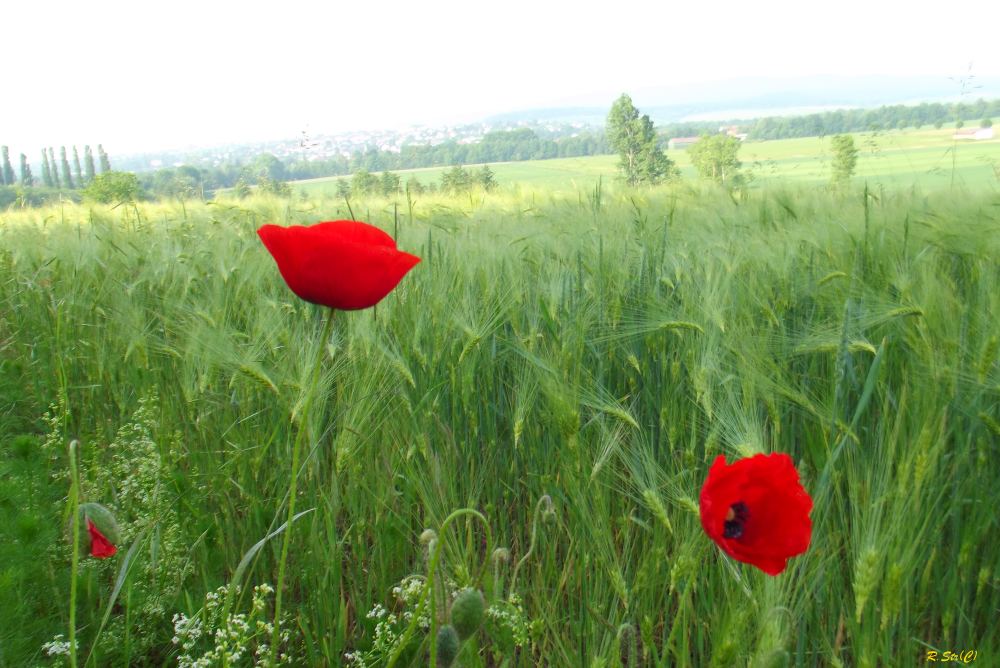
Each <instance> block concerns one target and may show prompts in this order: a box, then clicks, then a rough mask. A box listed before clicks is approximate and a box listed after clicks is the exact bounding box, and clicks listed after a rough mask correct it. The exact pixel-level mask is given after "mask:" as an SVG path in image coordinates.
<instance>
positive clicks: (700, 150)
mask: <svg viewBox="0 0 1000 668" xmlns="http://www.w3.org/2000/svg"><path fill="white" fill-rule="evenodd" d="M739 150H740V140H739V139H737V138H736V137H730V136H729V135H722V134H719V135H703V136H702V137H701V139H699V140H698V141H697V142H695V144H694V145H693V146H691V148H689V149H688V150H687V152H688V155H689V156H690V157H691V164H692V165H694V168H695V169H696V170H698V174H699V175H700V176H701V177H702V178H704V179H710V180H712V181H715V182H716V183H718V184H719V185H721V186H733V185H738V184H739V183H741V182H742V180H743V178H742V174H740V171H739V170H740V166H741V164H742V163H740V160H739V158H737V157H736V154H737V153H738V152H739Z"/></svg>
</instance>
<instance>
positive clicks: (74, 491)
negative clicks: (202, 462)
mask: <svg viewBox="0 0 1000 668" xmlns="http://www.w3.org/2000/svg"><path fill="white" fill-rule="evenodd" d="M76 448H77V441H75V440H74V441H71V442H70V444H69V471H70V488H69V507H70V512H72V513H73V520H72V524H71V525H70V526H71V527H72V532H73V559H72V561H71V562H70V569H71V570H70V578H69V665H70V666H71V667H72V668H76V570H77V565H78V564H79V563H80V477H79V473H78V472H77V468H76Z"/></svg>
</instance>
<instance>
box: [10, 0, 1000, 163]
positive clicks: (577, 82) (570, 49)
mask: <svg viewBox="0 0 1000 668" xmlns="http://www.w3.org/2000/svg"><path fill="white" fill-rule="evenodd" d="M951 7H952V6H951V5H947V4H941V3H934V5H933V6H932V8H931V9H926V10H925V9H923V8H922V6H921V5H920V4H919V3H913V2H899V1H896V0H887V1H880V0H865V1H855V0H842V1H840V2H836V3H822V4H821V3H812V2H803V1H802V0H794V1H789V2H784V1H780V2H779V1H768V0H764V1H759V2H739V3H736V2H732V3H725V2H716V3H700V2H699V3H695V2H690V3H680V2H666V1H662V0H661V1H659V2H631V1H628V0H615V1H613V2H601V3H588V2H586V1H585V0H573V1H571V2H570V1H565V2H564V1H562V0H559V1H550V0H532V1H530V2H526V1H522V0H504V1H502V2H489V3H484V2H474V1H471V2H470V1H469V0H465V1H456V2H452V1H447V2H440V1H437V0H422V1H414V0H409V1H407V2H394V1H387V0H373V1H371V2H364V1H363V0H356V1H355V2H343V3H335V2H331V1H329V0H328V1H326V2H304V1H301V0H282V1H278V2H268V3H258V2H254V1H253V0H244V1H243V2H229V1H228V0H226V1H219V0H199V1H197V2H193V1H190V0H170V2H161V1H159V0H147V1H145V2H136V1H135V0H131V1H129V2H124V1H113V2H109V1H106V0H94V1H92V2H81V1H80V0H73V1H72V2H69V1H65V0H46V1H45V2H8V3H5V7H4V9H3V10H2V12H0V57H2V62H3V64H4V65H3V76H2V79H0V82H2V83H0V86H2V87H0V144H8V145H10V146H11V151H12V153H13V154H14V155H15V156H16V155H17V153H18V152H22V151H23V152H25V153H27V155H28V156H29V158H30V159H32V160H33V161H37V159H38V155H36V154H39V153H40V148H41V147H42V146H43V145H44V146H49V145H51V146H56V147H58V146H60V145H62V144H66V145H70V144H78V145H82V144H87V143H89V144H98V143H102V144H104V147H105V149H106V150H107V151H108V152H109V153H111V154H112V155H114V154H116V153H118V154H122V153H129V152H133V151H136V150H143V149H156V148H170V147H179V146H184V145H189V144H215V143H222V142H227V141H239V140H255V139H266V138H281V137H294V136H296V135H298V134H299V132H301V131H302V130H303V129H308V130H309V131H311V132H313V133H320V132H324V131H339V130H350V129H365V128H372V129H377V128H395V127H403V126H405V125H408V124H411V123H420V122H430V123H435V122H443V121H448V120H460V119H463V118H472V117H477V116H480V115H487V114H491V113H497V112H502V111H511V110H516V109H523V108H530V107H537V106H550V105H558V104H565V103H567V102H574V101H579V100H580V99H582V97H581V96H585V95H589V96H590V98H591V99H593V94H598V96H600V95H606V104H607V105H608V106H610V104H611V102H612V101H613V99H614V97H615V96H617V95H618V94H619V93H621V92H623V91H634V90H637V89H641V88H648V87H653V86H661V85H676V84H684V83H691V82H698V81H711V80H724V79H731V78H735V77H743V76H769V77H786V76H803V75H818V74H841V75H860V74H890V75H934V76H941V77H942V78H943V77H949V76H961V75H962V74H964V73H965V72H966V70H967V68H968V66H969V63H970V62H971V63H972V65H973V72H974V73H975V74H977V75H979V76H997V75H1000V47H998V46H997V42H998V38H997V34H998V33H997V30H998V25H1000V3H998V2H996V0H972V1H970V2H961V3H957V4H956V5H954V7H956V9H951ZM598 99H600V98H599V97H598ZM678 101H679V102H680V101H681V100H678Z"/></svg>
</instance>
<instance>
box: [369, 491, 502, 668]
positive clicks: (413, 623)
mask: <svg viewBox="0 0 1000 668" xmlns="http://www.w3.org/2000/svg"><path fill="white" fill-rule="evenodd" d="M462 515H472V516H473V517H475V518H477V519H478V520H479V521H480V522H482V523H483V527H484V528H485V529H486V558H487V559H489V555H490V554H491V553H492V548H493V532H492V530H491V529H490V523H489V522H487V521H486V517H485V516H483V514H482V513H481V512H479V511H478V510H473V509H472V508H459V509H458V510H456V511H454V512H453V513H452V514H451V515H448V517H446V518H445V520H444V522H442V523H441V532H440V534H439V536H438V540H436V541H435V543H434V553H433V554H432V555H431V561H430V566H428V569H427V580H426V582H425V583H424V591H423V593H422V594H420V600H419V601H418V602H417V608H416V610H415V611H414V613H413V619H411V620H410V625H409V626H407V627H406V630H405V631H403V635H401V636H400V637H399V641H398V642H397V644H396V648H395V649H394V650H393V652H392V655H390V656H389V661H388V662H387V663H386V668H392V667H393V666H394V665H395V664H396V661H398V660H399V656H400V654H402V653H403V648H404V647H406V643H408V642H409V640H410V637H411V636H412V635H413V633H414V631H416V629H417V624H418V623H419V622H420V611H421V610H422V609H423V607H424V606H425V605H426V604H427V599H428V594H430V620H431V632H430V637H431V668H436V667H437V615H436V614H435V609H434V607H435V606H434V595H433V593H432V592H433V591H434V573H435V572H436V571H437V565H438V561H440V559H441V546H442V545H443V544H444V540H443V538H444V532H445V530H446V529H447V528H448V525H450V524H451V523H452V522H453V521H454V520H455V519H456V518H458V517H461V516H462ZM485 564H486V562H485V561H484V562H483V567H482V568H480V570H479V575H478V577H477V578H476V585H477V586H478V585H479V584H480V582H481V580H482V578H483V573H485V572H486V565H485Z"/></svg>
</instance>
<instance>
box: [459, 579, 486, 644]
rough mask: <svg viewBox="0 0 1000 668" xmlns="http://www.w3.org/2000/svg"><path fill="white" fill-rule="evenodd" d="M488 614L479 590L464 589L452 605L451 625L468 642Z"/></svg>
mask: <svg viewBox="0 0 1000 668" xmlns="http://www.w3.org/2000/svg"><path fill="white" fill-rule="evenodd" d="M485 614H486V600H485V599H484V598H483V593H482V592H481V591H479V590H478V589H463V590H462V591H460V592H458V596H456V597H455V602H454V603H452V604H451V623H452V625H453V626H454V627H455V630H456V631H458V637H459V638H461V639H462V640H466V639H467V638H469V637H470V636H472V635H473V634H474V633H475V632H476V631H478V630H479V627H480V626H482V625H483V617H484V616H485Z"/></svg>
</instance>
